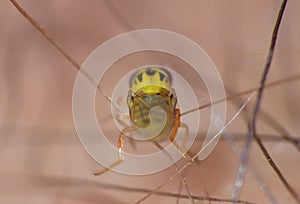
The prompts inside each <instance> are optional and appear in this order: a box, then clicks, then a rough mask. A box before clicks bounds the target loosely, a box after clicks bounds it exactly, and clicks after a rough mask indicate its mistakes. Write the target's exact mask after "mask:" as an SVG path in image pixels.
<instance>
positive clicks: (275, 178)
mask: <svg viewBox="0 0 300 204" xmlns="http://www.w3.org/2000/svg"><path fill="white" fill-rule="evenodd" d="M235 4H237V2H235ZM260 8H261V7H260ZM181 18H182V19H184V15H182V16H181ZM193 18H194V17H193ZM43 23H44V24H46V25H45V27H47V23H46V22H43ZM249 31H250V30H249ZM62 44H64V43H62ZM242 53H243V52H242ZM243 54H244V53H243ZM56 58H57V56H56ZM53 61H54V60H53ZM78 67H80V66H78ZM239 68H240V67H239ZM238 77H240V76H238ZM230 81H234V80H231V79H230ZM277 97H278V96H277ZM180 100H181V98H180ZM228 100H229V99H228ZM294 121H295V120H294ZM273 127H277V126H276V125H273ZM274 129H276V128H274ZM279 129H280V128H279ZM279 134H280V135H289V134H285V133H282V131H281V132H280V131H279ZM267 136H268V135H267ZM267 138H268V137H267ZM287 138H288V137H287ZM289 141H290V142H291V141H292V139H291V138H289ZM290 149H292V148H290V146H289V148H288V151H290ZM258 151H259V150H258ZM284 152H287V151H282V153H284ZM297 153H298V152H297ZM294 155H295V154H294ZM289 156H290V155H289ZM225 159H226V158H222V160H225ZM227 159H228V158H227ZM229 160H231V158H230V159H229ZM264 166H265V167H269V166H268V164H267V163H265V164H264ZM283 166H284V165H283ZM295 168H297V167H295ZM212 169H214V168H212ZM212 169H210V170H209V171H211V172H213V171H212ZM232 171H234V170H232ZM283 173H284V175H285V176H287V177H289V175H288V174H287V173H285V172H283ZM296 173H297V172H296ZM296 173H294V174H291V175H292V176H295V175H297V174H296ZM197 175H198V174H197ZM272 175H273V174H272ZM187 176H188V175H187ZM193 178H196V176H194V177H193ZM272 178H273V177H272ZM291 178H293V177H290V180H291V181H293V179H291ZM295 178H296V177H295ZM212 180H215V179H214V178H213V179H212ZM273 180H277V177H276V176H274V178H273ZM294 180H295V179H294ZM259 181H261V180H260V179H259ZM216 182H218V185H217V186H218V187H220V186H222V184H221V179H220V180H219V179H218V180H216ZM246 184H247V182H244V185H246ZM227 185H228V184H227ZM261 186H263V187H264V185H261ZM279 186H280V194H279V196H278V197H279V200H280V199H281V198H280V197H284V196H281V195H282V194H281V193H282V192H284V191H285V190H286V189H287V188H286V187H283V186H282V185H281V184H280V185H279ZM296 187H297V186H296ZM151 188H152V187H151ZM283 188H285V190H284V191H283V190H282V189H283ZM257 189H258V188H257ZM277 190H278V189H277ZM132 191H134V192H135V190H134V189H133V190H132ZM208 191H209V192H210V191H212V189H211V188H210V189H209V190H208ZM150 192H151V193H152V192H153V191H151V190H150ZM155 192H156V191H155ZM179 192H180V191H179ZM266 192H268V191H266ZM266 192H265V195H268V193H266ZM274 192H277V191H275V190H274ZM278 192H279V191H278ZM152 194H154V193H152ZM176 196H177V195H176ZM176 196H175V197H176ZM178 197H179V196H178ZM228 197H230V195H229V196H228ZM255 197H256V195H255V196H254V198H251V199H253V200H258V203H260V202H259V201H260V200H259V199H256V198H255ZM266 197H267V196H266ZM290 200H293V201H294V200H296V199H293V198H292V199H290ZM271 201H272V200H271ZM296 202H297V200H296ZM271 203H275V202H271Z"/></svg>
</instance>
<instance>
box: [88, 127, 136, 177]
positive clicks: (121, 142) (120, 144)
mask: <svg viewBox="0 0 300 204" xmlns="http://www.w3.org/2000/svg"><path fill="white" fill-rule="evenodd" d="M132 130H133V127H126V128H125V129H124V130H123V131H122V132H121V134H120V137H119V140H118V160H117V161H115V162H114V163H112V164H111V165H109V166H108V167H106V168H105V169H103V170H102V171H99V172H95V173H93V175H94V176H99V175H101V174H104V173H106V172H108V171H110V170H111V169H113V168H115V167H116V166H118V165H119V164H121V163H122V162H123V161H124V156H123V145H124V136H125V133H127V132H131V131H132Z"/></svg>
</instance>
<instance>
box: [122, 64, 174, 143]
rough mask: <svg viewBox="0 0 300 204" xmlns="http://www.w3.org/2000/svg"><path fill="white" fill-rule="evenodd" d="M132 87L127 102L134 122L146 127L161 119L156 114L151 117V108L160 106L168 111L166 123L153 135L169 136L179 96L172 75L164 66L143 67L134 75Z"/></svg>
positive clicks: (159, 136)
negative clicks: (172, 81)
mask: <svg viewBox="0 0 300 204" xmlns="http://www.w3.org/2000/svg"><path fill="white" fill-rule="evenodd" d="M130 88H131V89H130V91H129V93H128V100H127V102H128V107H129V114H130V119H131V122H132V124H133V125H134V126H135V127H137V128H142V129H144V128H147V127H149V126H150V125H151V122H155V120H156V119H157V121H159V118H155V115H152V117H151V119H150V110H151V109H152V108H153V107H160V108H162V109H163V110H164V111H165V113H166V121H165V122H166V123H165V126H164V128H163V129H162V131H161V132H160V133H159V134H157V135H153V136H152V137H153V138H152V139H153V140H160V139H163V138H165V137H167V136H169V134H170V131H171V129H172V128H173V127H174V122H175V108H176V103H177V98H176V95H175V92H174V90H173V89H172V88H171V76H170V74H169V73H168V71H167V70H165V69H164V68H162V67H146V68H142V69H140V70H139V71H137V72H136V73H135V74H134V75H133V76H132V78H131V80H130ZM157 121H156V122H157ZM141 137H143V136H142V135H141Z"/></svg>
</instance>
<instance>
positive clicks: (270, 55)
mask: <svg viewBox="0 0 300 204" xmlns="http://www.w3.org/2000/svg"><path fill="white" fill-rule="evenodd" d="M286 4H287V0H283V1H282V4H281V6H280V10H279V13H278V17H277V20H276V23H275V27H274V30H273V34H272V39H271V45H270V48H269V53H268V57H267V61H266V64H265V67H264V71H263V74H262V79H261V82H260V87H259V90H258V95H257V100H256V103H255V105H254V110H253V116H252V119H251V121H250V123H249V135H248V137H254V139H255V140H256V142H257V144H258V145H259V147H260V149H261V150H262V152H263V154H264V156H265V157H266V159H267V161H268V162H269V164H270V165H271V166H272V168H273V169H274V171H275V172H276V174H277V176H278V177H279V178H280V180H281V182H282V183H283V184H284V186H285V187H286V189H287V190H288V191H289V193H290V194H291V195H292V196H293V198H294V199H295V200H296V201H297V203H300V198H299V196H298V195H297V193H296V192H295V190H294V189H293V188H292V187H291V185H290V184H289V183H288V182H287V180H286V179H285V177H284V176H283V174H282V173H281V172H280V170H279V168H278V167H277V165H276V164H275V162H274V161H273V159H272V158H271V156H270V154H269V153H268V151H267V149H266V148H265V146H264V145H263V143H262V142H261V139H260V138H259V137H258V135H257V134H256V119H257V115H258V112H259V107H260V105H261V101H262V96H263V91H264V86H265V83H266V80H267V76H268V73H269V70H270V67H271V63H272V59H273V55H274V50H275V46H276V42H277V36H278V31H279V27H280V24H281V21H282V17H283V14H284V11H285V7H286Z"/></svg>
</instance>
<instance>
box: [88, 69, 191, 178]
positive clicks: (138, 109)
mask: <svg viewBox="0 0 300 204" xmlns="http://www.w3.org/2000/svg"><path fill="white" fill-rule="evenodd" d="M171 84H172V78H171V75H170V73H169V72H168V71H167V70H166V69H165V68H163V67H158V66H152V67H151V66H150V67H145V68H141V69H139V70H138V71H136V72H135V73H134V74H133V75H132V77H131V79H130V90H129V91H128V98H127V105H128V109H129V116H130V121H131V123H132V126H128V127H126V128H125V129H124V130H123V131H122V132H121V134H120V137H119V140H118V154H119V156H118V160H117V161H116V162H114V163H113V164H111V165H110V166H109V167H108V168H106V169H104V170H103V171H100V172H96V173H94V175H96V176H98V175H101V174H103V173H105V172H107V171H109V170H110V169H113V168H114V167H116V166H117V165H119V164H120V163H121V162H122V161H123V160H124V157H123V144H124V136H125V133H126V132H130V131H134V130H136V129H142V130H145V129H147V130H146V131H147V133H146V134H147V135H148V136H146V137H149V134H150V137H151V140H161V139H165V138H166V137H169V139H170V141H171V142H172V143H173V144H174V145H175V147H176V148H177V150H178V151H179V152H180V153H181V154H182V155H183V157H185V158H187V156H186V154H185V153H184V152H183V150H182V149H181V148H180V147H179V145H178V144H177V142H176V141H175V140H174V139H175V137H176V135H177V132H178V128H179V127H183V128H185V129H186V134H185V137H187V132H188V127H187V125H186V124H184V123H181V121H180V110H179V109H178V108H176V105H177V97H176V93H175V90H174V89H173V88H172V87H171ZM155 107H159V108H160V109H161V111H163V112H158V113H156V114H150V112H151V110H153V108H155ZM162 114H166V115H165V116H166V117H161V116H162ZM150 115H151V116H152V117H151V118H150ZM163 120H165V121H163ZM159 124H163V126H162V127H161V128H159V127H158V126H159ZM151 126H152V128H149V127H151ZM140 136H141V137H143V136H144V137H145V131H140ZM188 153H189V152H188Z"/></svg>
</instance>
